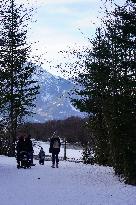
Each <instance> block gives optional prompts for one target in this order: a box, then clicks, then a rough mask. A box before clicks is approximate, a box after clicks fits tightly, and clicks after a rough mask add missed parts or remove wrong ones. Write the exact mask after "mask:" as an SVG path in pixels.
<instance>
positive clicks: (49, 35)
mask: <svg viewBox="0 0 136 205" xmlns="http://www.w3.org/2000/svg"><path fill="white" fill-rule="evenodd" d="M17 1H19V2H21V1H22V2H23V3H25V1H27V0H17ZM28 1H29V2H30V4H32V5H33V6H34V7H37V12H36V14H35V15H34V18H35V19H37V22H36V23H33V24H31V27H32V30H31V33H30V39H31V40H32V41H36V42H37V41H39V42H37V44H36V45H34V46H33V52H34V51H35V49H36V48H37V49H38V50H37V51H36V52H34V53H36V54H42V56H43V57H42V59H43V61H44V64H43V68H45V69H47V70H49V71H50V72H51V73H54V74H56V75H59V74H60V73H59V72H57V70H55V69H54V68H53V67H51V69H50V66H51V65H55V64H59V63H60V62H61V61H63V60H64V59H63V58H62V56H60V54H58V52H59V51H60V50H67V49H68V47H69V46H70V47H72V48H73V49H74V47H82V46H86V45H88V44H89V42H88V40H87V37H89V38H91V37H92V36H93V35H94V34H95V29H96V27H97V26H98V25H100V18H101V17H102V16H103V15H104V13H103V12H104V9H100V7H102V8H104V7H103V2H104V0H103V1H101V0H28ZM115 1H116V2H118V1H117V0H115ZM119 2H120V3H121V2H125V0H120V1H119ZM107 6H108V7H109V8H110V7H111V5H110V4H109V3H108V4H107ZM44 59H46V60H48V61H51V62H52V63H50V65H48V63H46V60H44Z"/></svg>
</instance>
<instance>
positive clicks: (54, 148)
mask: <svg viewBox="0 0 136 205" xmlns="http://www.w3.org/2000/svg"><path fill="white" fill-rule="evenodd" d="M60 146H61V143H60V138H59V137H57V136H56V137H53V138H51V141H50V152H52V153H53V152H55V153H59V152H60Z"/></svg>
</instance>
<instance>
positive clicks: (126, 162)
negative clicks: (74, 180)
mask: <svg viewBox="0 0 136 205" xmlns="http://www.w3.org/2000/svg"><path fill="white" fill-rule="evenodd" d="M135 22H136V5H135V4H134V3H131V2H128V3H126V4H125V5H124V6H122V7H118V6H117V7H116V9H115V11H114V12H112V13H111V14H110V13H108V12H107V19H106V20H105V21H104V25H105V27H104V28H103V29H102V28H101V29H98V31H97V33H96V38H95V39H94V40H93V42H92V43H93V50H92V51H91V52H89V53H88V57H87V59H86V66H85V71H84V73H83V74H79V77H78V82H80V83H81V84H82V85H83V86H84V89H83V90H81V91H80V92H78V94H79V95H80V96H81V99H80V100H74V103H75V105H76V106H77V107H78V108H80V110H81V111H86V112H88V113H91V112H92V113H93V117H92V118H91V125H90V126H91V127H92V132H93V134H94V135H95V140H94V151H95V157H96V159H97V162H98V163H103V164H104V163H105V162H108V163H111V164H112V166H113V167H114V169H115V173H116V174H118V175H119V176H123V177H124V178H125V180H126V182H127V183H129V184H136V175H135V173H136V166H135V158H136V152H135V147H136V140H135V133H136V126H135V123H136V117H135V116H136V105H135V101H136V83H135V82H136V61H135V60H136V59H135V58H136V53H135V52H136V26H135ZM101 30H102V31H101ZM101 159H104V161H103V160H101ZM105 160H106V161H105Z"/></svg>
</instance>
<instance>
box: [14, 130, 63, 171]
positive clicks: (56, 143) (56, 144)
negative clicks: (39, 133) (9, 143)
mask: <svg viewBox="0 0 136 205" xmlns="http://www.w3.org/2000/svg"><path fill="white" fill-rule="evenodd" d="M60 146H61V142H60V138H59V137H58V136H57V135H56V133H54V135H53V137H52V138H51V140H50V148H49V153H51V154H52V166H51V167H52V168H55V167H56V168H58V164H59V157H58V155H59V152H60ZM16 150H17V167H20V160H21V152H22V151H25V152H27V153H28V156H29V158H30V160H31V166H34V165H35V164H33V153H34V150H33V145H32V141H31V136H30V135H26V134H23V135H20V137H19V140H18V142H17V146H16ZM38 156H39V164H41V165H44V159H45V152H44V150H43V148H42V147H41V149H40V152H39V154H38Z"/></svg>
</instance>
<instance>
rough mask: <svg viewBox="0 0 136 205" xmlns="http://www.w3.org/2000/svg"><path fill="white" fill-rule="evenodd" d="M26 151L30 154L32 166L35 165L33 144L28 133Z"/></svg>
mask: <svg viewBox="0 0 136 205" xmlns="http://www.w3.org/2000/svg"><path fill="white" fill-rule="evenodd" d="M24 140H25V151H26V152H27V153H28V154H29V156H30V159H31V166H34V165H35V164H33V152H34V151H33V144H32V141H31V135H26V136H25V138H24Z"/></svg>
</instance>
